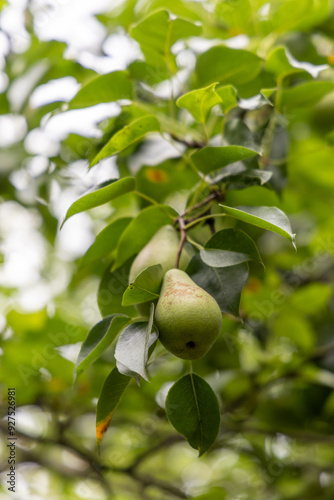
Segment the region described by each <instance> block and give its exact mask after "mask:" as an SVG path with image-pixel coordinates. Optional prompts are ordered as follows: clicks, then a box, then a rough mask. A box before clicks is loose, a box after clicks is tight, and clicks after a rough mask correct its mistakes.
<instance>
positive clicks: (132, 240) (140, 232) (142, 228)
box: [113, 205, 177, 269]
mask: <svg viewBox="0 0 334 500" xmlns="http://www.w3.org/2000/svg"><path fill="white" fill-rule="evenodd" d="M175 217H177V212H175V210H173V209H172V208H170V207H168V206H167V205H154V206H151V207H147V208H145V209H144V210H142V211H141V212H140V213H139V214H138V215H137V217H136V218H135V219H133V221H132V222H130V224H129V225H128V227H127V228H126V229H125V231H124V233H123V234H122V236H121V238H120V240H119V242H118V246H117V256H116V261H115V264H114V266H113V268H114V269H116V268H117V267H119V266H120V265H121V264H123V262H125V261H126V260H128V259H129V258H130V257H132V256H133V255H134V254H137V253H138V252H139V251H140V250H141V249H142V248H143V247H144V246H145V245H146V243H148V242H149V241H150V239H151V238H152V237H153V235H154V234H155V233H156V232H157V230H158V229H160V227H162V226H165V225H166V224H170V223H171V221H172V220H173V219H175Z"/></svg>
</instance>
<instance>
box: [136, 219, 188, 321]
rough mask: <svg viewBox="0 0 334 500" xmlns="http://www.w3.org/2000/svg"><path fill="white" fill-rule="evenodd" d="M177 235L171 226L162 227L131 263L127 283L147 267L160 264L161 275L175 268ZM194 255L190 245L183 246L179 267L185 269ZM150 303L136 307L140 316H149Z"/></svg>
mask: <svg viewBox="0 0 334 500" xmlns="http://www.w3.org/2000/svg"><path fill="white" fill-rule="evenodd" d="M179 243H180V239H179V235H178V232H177V231H176V229H175V228H174V227H173V226H171V225H166V226H162V227H161V228H160V229H159V230H158V231H157V232H156V233H155V235H154V236H153V238H152V239H151V240H150V241H149V242H148V243H147V245H146V246H145V247H144V248H143V249H142V250H141V251H140V252H139V254H138V255H137V257H136V258H135V260H134V261H133V263H132V266H131V268H130V274H129V283H132V282H133V281H134V279H135V278H136V277H137V276H138V274H140V273H141V272H143V271H144V270H145V269H146V268H147V267H149V266H154V265H156V264H161V266H162V271H163V274H165V272H166V271H168V270H169V269H172V268H173V267H174V266H175V261H176V256H177V252H178V249H179ZM193 254H194V251H193V248H192V247H191V245H188V244H186V245H184V247H183V249H182V253H181V258H180V263H179V267H180V268H181V269H186V267H187V265H188V264H189V262H190V259H191V258H192V256H193ZM150 305H151V302H143V303H142V304H138V305H137V306H136V308H137V310H138V312H139V313H140V314H141V315H142V316H149V314H150Z"/></svg>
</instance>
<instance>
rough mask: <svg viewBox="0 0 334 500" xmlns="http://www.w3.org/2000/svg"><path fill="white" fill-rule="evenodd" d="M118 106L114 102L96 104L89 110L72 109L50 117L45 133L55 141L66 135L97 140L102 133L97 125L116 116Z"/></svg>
mask: <svg viewBox="0 0 334 500" xmlns="http://www.w3.org/2000/svg"><path fill="white" fill-rule="evenodd" d="M120 110H121V108H120V106H119V105H118V104H116V103H115V102H111V103H108V104H98V105H97V106H91V107H90V108H84V109H74V110H71V111H66V112H64V113H59V114H58V115H54V116H52V117H51V118H50V119H49V120H48V121H47V123H46V124H45V127H44V131H45V133H46V134H47V135H48V136H49V137H50V138H51V137H52V138H53V139H54V140H55V141H61V140H63V139H65V138H66V137H67V136H68V134H70V133H72V134H79V135H81V136H83V137H94V138H99V137H101V136H102V132H101V130H100V129H98V128H97V124H98V123H100V122H101V121H102V120H105V119H106V118H110V117H112V116H117V115H118V114H119V113H120Z"/></svg>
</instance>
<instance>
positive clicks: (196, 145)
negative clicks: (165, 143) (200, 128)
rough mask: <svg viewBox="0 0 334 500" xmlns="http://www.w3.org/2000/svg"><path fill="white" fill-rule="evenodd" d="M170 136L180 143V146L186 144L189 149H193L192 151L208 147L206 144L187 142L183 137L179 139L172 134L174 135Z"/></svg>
mask: <svg viewBox="0 0 334 500" xmlns="http://www.w3.org/2000/svg"><path fill="white" fill-rule="evenodd" d="M169 135H170V136H171V138H172V139H173V140H174V141H176V142H179V143H180V144H184V145H185V146H187V147H188V148H191V149H201V148H204V147H205V146H206V144H205V143H204V142H198V141H187V140H186V139H182V138H181V137H178V136H177V135H175V134H172V133H170V134H169Z"/></svg>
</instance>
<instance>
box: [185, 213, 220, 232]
mask: <svg viewBox="0 0 334 500" xmlns="http://www.w3.org/2000/svg"><path fill="white" fill-rule="evenodd" d="M226 216H227V214H210V215H204V216H203V217H198V218H197V217H194V218H193V219H191V220H189V221H188V222H187V224H186V226H185V230H187V229H190V228H191V227H193V226H195V225H196V224H199V223H200V222H202V221H204V220H208V219H212V218H214V217H226Z"/></svg>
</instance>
